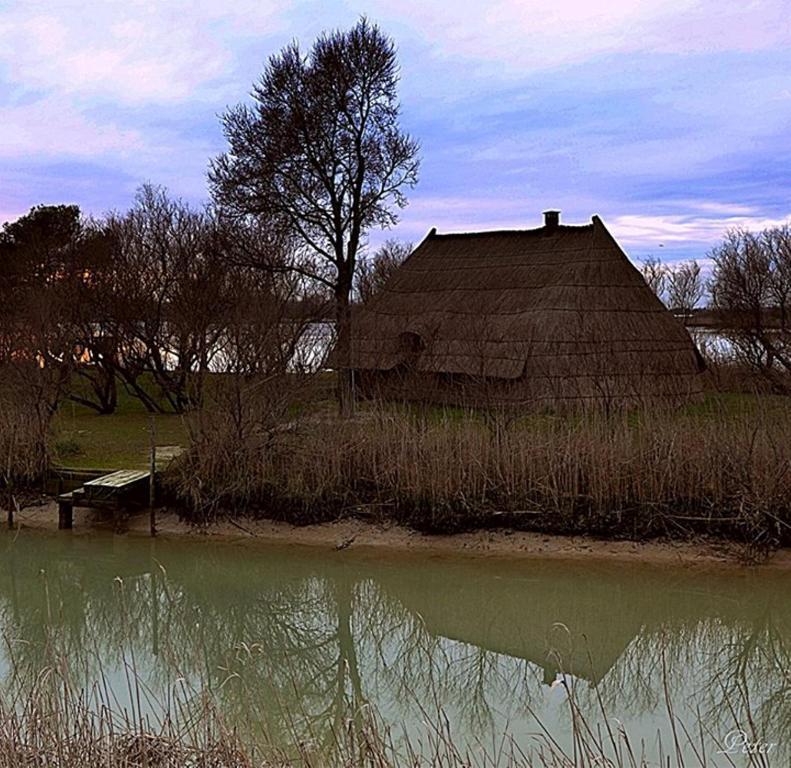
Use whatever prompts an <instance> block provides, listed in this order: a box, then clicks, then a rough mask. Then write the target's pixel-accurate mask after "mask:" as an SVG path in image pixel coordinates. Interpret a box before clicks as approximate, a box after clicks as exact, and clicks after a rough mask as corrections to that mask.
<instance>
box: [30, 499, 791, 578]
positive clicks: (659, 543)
mask: <svg viewBox="0 0 791 768" xmlns="http://www.w3.org/2000/svg"><path fill="white" fill-rule="evenodd" d="M17 524H18V525H19V526H20V527H21V528H23V529H38V530H43V531H55V530H57V525H58V511H57V505H56V504H55V503H54V502H52V501H44V502H42V503H41V504H38V505H33V506H29V507H26V508H24V509H23V510H21V511H20V513H19V514H18V515H17ZM148 526H149V519H148V515H147V513H142V514H137V515H133V516H132V517H130V518H129V520H128V522H127V524H126V525H125V527H124V533H125V534H127V535H131V536H148V532H149V528H148ZM112 529H113V522H112V519H111V518H108V517H107V516H106V515H103V514H101V513H97V512H96V511H93V510H89V509H84V508H78V509H75V510H74V529H73V530H72V531H71V532H63V535H78V536H79V535H89V534H90V533H91V532H92V531H95V530H112ZM157 530H158V535H159V536H160V537H163V538H190V539H202V540H205V541H218V542H220V541H233V542H245V543H248V544H249V545H252V546H254V545H255V543H256V542H260V543H278V544H293V545H297V546H310V547H319V548H322V549H331V550H344V549H349V548H354V549H356V550H357V549H360V550H363V549H364V550H370V551H376V550H391V551H409V552H425V553H426V554H429V555H459V554H461V555H469V556H473V557H506V558H514V559H518V558H523V557H539V558H556V559H579V558H586V559H595V560H610V561H621V562H624V563H625V564H628V563H652V564H656V565H662V564H666V565H684V566H727V567H744V565H745V561H744V559H743V557H742V555H743V553H742V551H741V550H740V548H739V547H737V546H736V545H733V544H728V543H724V542H721V541H706V540H697V541H690V542H685V541H663V540H652V541H646V542H634V541H609V540H602V539H596V538H593V537H588V536H552V535H547V534H541V533H530V532H523V531H510V530H493V531H488V530H487V531H472V532H467V533H456V534H450V535H426V534H422V533H419V532H417V531H413V530H410V529H408V528H403V527H401V526H397V525H392V524H379V523H372V522H367V521H362V520H356V519H345V520H338V521H335V522H330V523H321V524H317V525H305V526H295V525H291V524H289V523H283V522H276V521H272V520H252V519H240V520H237V521H234V520H224V521H221V522H219V523H216V524H213V525H211V526H209V527H206V528H199V527H195V526H193V525H191V524H189V523H187V522H185V521H183V520H180V519H179V517H178V515H177V514H175V513H174V512H171V511H167V510H160V511H159V512H158V514H157ZM758 567H761V568H772V569H788V570H791V550H789V549H782V550H780V551H778V552H775V553H774V554H773V555H771V557H769V559H767V560H766V561H765V562H762V563H761V564H760V565H759V566H758Z"/></svg>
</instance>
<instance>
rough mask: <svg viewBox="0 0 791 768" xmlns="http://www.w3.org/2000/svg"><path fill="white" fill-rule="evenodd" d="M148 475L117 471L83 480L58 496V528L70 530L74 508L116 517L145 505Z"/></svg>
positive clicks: (148, 490)
mask: <svg viewBox="0 0 791 768" xmlns="http://www.w3.org/2000/svg"><path fill="white" fill-rule="evenodd" d="M150 489H151V472H147V471H144V470H138V469H120V470H117V471H115V472H110V473H108V474H106V475H102V476H100V477H96V478H94V479H92V480H87V481H86V482H85V483H84V484H83V486H82V487H80V488H75V489H74V490H73V491H69V492H68V493H61V494H59V495H58V528H60V529H61V530H63V529H68V528H71V527H72V526H73V524H74V508H75V507H92V508H97V509H109V510H111V511H113V512H114V513H116V514H119V513H122V512H125V511H127V510H129V509H134V508H144V507H146V506H147V505H148V503H149V496H150Z"/></svg>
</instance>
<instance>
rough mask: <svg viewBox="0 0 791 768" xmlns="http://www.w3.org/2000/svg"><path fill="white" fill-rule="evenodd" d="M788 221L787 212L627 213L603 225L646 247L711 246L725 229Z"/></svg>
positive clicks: (757, 227) (790, 218)
mask: <svg viewBox="0 0 791 768" xmlns="http://www.w3.org/2000/svg"><path fill="white" fill-rule="evenodd" d="M789 221H791V212H789V214H788V215H787V216H785V217H782V218H771V217H764V216H722V217H714V216H712V217H706V216H694V215H688V216H685V215H675V214H674V215H665V216H663V215H643V214H628V215H624V216H614V217H612V218H610V219H608V220H607V226H608V227H609V228H610V230H611V231H612V233H613V234H614V235H615V237H616V238H618V240H619V241H621V242H623V243H628V244H639V245H640V246H645V247H647V246H652V245H659V244H660V243H661V244H665V243H685V244H687V243H701V244H711V245H713V244H714V243H717V242H718V241H719V240H721V239H722V236H723V235H724V234H725V232H726V230H728V229H734V228H741V229H751V230H761V229H765V228H767V227H776V226H781V225H783V224H786V223H788V222H789Z"/></svg>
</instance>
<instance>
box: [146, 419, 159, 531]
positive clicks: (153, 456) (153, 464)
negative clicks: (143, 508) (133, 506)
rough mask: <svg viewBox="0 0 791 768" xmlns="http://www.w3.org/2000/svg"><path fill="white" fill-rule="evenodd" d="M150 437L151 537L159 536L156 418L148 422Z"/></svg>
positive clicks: (149, 493) (149, 496) (149, 498)
mask: <svg viewBox="0 0 791 768" xmlns="http://www.w3.org/2000/svg"><path fill="white" fill-rule="evenodd" d="M148 436H149V441H150V454H149V456H150V462H149V476H148V515H149V526H150V530H151V535H152V536H156V535H157V513H156V510H155V509H154V504H155V503H156V474H157V440H156V429H155V425H154V417H153V416H150V417H149V420H148Z"/></svg>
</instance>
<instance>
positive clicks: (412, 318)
mask: <svg viewBox="0 0 791 768" xmlns="http://www.w3.org/2000/svg"><path fill="white" fill-rule="evenodd" d="M544 216H545V220H544V226H543V227H539V228H536V229H528V230H507V231H495V232H471V233H464V234H447V235H440V234H437V232H436V230H434V229H432V230H431V232H430V233H429V234H428V236H427V237H426V238H425V239H424V240H423V242H421V243H420V245H419V246H418V247H417V248H416V249H415V250H414V251H413V253H412V254H411V255H410V256H409V258H408V259H407V260H406V261H405V262H404V264H403V265H402V266H401V267H400V268H399V269H398V270H397V272H396V273H395V274H394V275H393V277H392V278H391V279H390V280H389V282H388V283H387V284H386V285H385V287H384V289H383V290H382V292H381V293H380V294H379V295H377V296H376V297H374V299H372V300H371V302H369V304H368V305H366V306H364V307H362V308H361V309H360V311H359V313H357V314H355V319H354V323H353V331H352V332H353V338H352V367H353V368H354V369H355V371H356V381H357V386H358V390H359V391H360V392H361V393H362V394H364V395H365V394H367V395H373V394H379V395H382V396H385V397H389V398H401V399H407V400H423V401H431V402H439V403H458V404H472V405H486V404H494V403H512V404H520V405H525V406H536V407H563V406H572V407H573V406H579V405H585V404H592V403H596V402H599V403H601V402H605V403H613V402H616V401H617V402H637V401H642V400H647V399H651V400H653V399H656V398H661V399H668V398H669V399H672V400H679V399H686V398H689V397H693V396H696V395H698V394H699V393H700V391H701V383H700V376H699V374H700V372H701V371H702V370H703V368H704V366H703V362H702V359H701V357H700V354H699V353H698V351H697V349H696V348H695V346H694V344H693V343H692V340H691V339H690V336H689V334H688V333H687V331H686V329H685V328H684V325H683V323H682V322H680V321H679V320H677V319H676V318H674V317H673V316H672V314H671V313H670V312H668V311H667V309H666V308H665V306H664V305H663V304H662V302H661V301H660V300H659V299H658V298H657V297H656V296H655V295H654V293H653V292H652V291H651V289H650V288H649V287H648V285H647V284H646V283H645V281H644V280H643V277H642V276H641V274H640V273H639V271H638V270H637V269H636V268H635V267H634V266H633V265H632V264H631V262H630V261H629V259H628V258H627V256H626V254H625V253H624V252H623V250H622V249H621V248H620V246H619V245H618V243H617V242H616V241H615V239H614V238H613V237H612V235H611V234H610V233H609V231H608V230H607V228H606V227H605V226H604V224H603V223H602V221H601V219H599V217H598V216H594V217H593V218H592V221H591V223H590V224H586V225H583V226H566V225H562V224H560V214H559V212H557V211H547V212H546V213H545V214H544Z"/></svg>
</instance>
